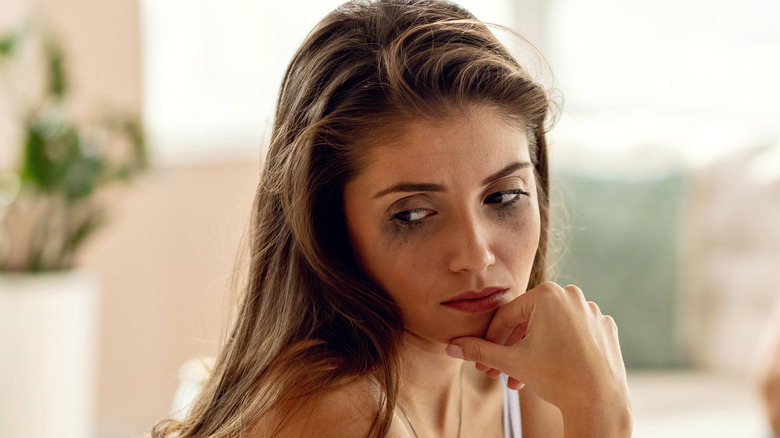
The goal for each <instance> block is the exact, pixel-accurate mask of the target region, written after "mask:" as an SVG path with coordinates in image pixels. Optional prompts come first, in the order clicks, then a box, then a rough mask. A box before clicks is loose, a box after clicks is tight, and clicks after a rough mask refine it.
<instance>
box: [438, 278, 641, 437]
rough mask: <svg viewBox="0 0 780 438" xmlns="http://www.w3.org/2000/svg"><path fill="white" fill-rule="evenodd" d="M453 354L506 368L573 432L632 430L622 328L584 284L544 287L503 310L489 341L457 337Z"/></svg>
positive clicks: (516, 384) (486, 367)
mask: <svg viewBox="0 0 780 438" xmlns="http://www.w3.org/2000/svg"><path fill="white" fill-rule="evenodd" d="M447 353H448V354H450V355H451V356H454V357H460V358H462V359H465V360H468V361H472V362H477V363H478V364H483V366H482V367H480V369H482V370H483V371H486V372H487V373H488V374H489V375H490V374H494V371H493V370H491V368H492V369H494V370H499V371H501V372H503V373H505V374H507V375H508V376H510V382H509V384H510V386H511V387H514V388H518V387H520V386H522V385H525V386H527V387H528V389H530V390H532V391H533V392H535V393H536V394H537V395H539V396H540V397H541V398H542V399H544V400H546V401H547V402H549V403H552V404H553V405H555V406H557V407H558V408H559V409H560V410H561V414H562V415H563V419H564V430H567V433H566V435H567V436H575V435H576V433H575V431H580V432H584V433H586V436H596V435H594V433H595V432H596V431H599V433H607V434H606V435H599V436H623V435H622V434H621V433H617V434H613V433H608V432H609V431H625V430H626V429H627V431H628V434H629V435H630V430H631V415H630V402H629V398H628V386H627V384H626V371H625V366H624V364H623V357H622V355H621V353H620V344H619V342H618V336H617V326H616V325H615V322H614V321H613V320H612V318H611V317H609V316H604V315H602V314H601V311H600V310H599V308H598V306H597V305H596V304H595V303H593V302H588V301H586V300H585V297H584V295H583V294H582V291H581V290H580V289H579V288H578V287H576V286H566V287H560V286H559V285H557V284H555V283H551V282H547V283H543V284H541V285H539V286H537V287H536V288H534V289H532V290H530V291H528V292H526V293H525V294H523V295H521V296H520V297H518V298H517V299H515V300H514V301H512V302H511V303H509V304H506V305H505V306H502V307H501V308H499V310H498V311H497V312H496V314H495V315H494V317H493V320H492V322H491V323H490V326H489V327H488V330H487V334H486V335H485V339H480V338H473V337H464V338H458V339H455V340H453V341H452V343H451V344H450V345H449V346H448V347H447ZM594 422H595V423H599V424H594ZM605 422H606V423H609V424H603V423H605ZM567 424H568V425H569V427H568V428H567V427H566V426H567ZM569 432H571V434H570V433H569Z"/></svg>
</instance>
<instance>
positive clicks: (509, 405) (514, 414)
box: [501, 374, 523, 438]
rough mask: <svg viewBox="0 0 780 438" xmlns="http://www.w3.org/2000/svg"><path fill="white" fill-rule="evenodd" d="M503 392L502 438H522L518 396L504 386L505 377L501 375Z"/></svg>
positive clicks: (515, 392)
mask: <svg viewBox="0 0 780 438" xmlns="http://www.w3.org/2000/svg"><path fill="white" fill-rule="evenodd" d="M501 381H502V382H503V390H504V412H503V418H504V438H522V436H523V428H522V427H521V426H522V423H521V421H520V396H519V395H518V394H517V391H515V390H514V389H509V388H508V387H507V386H506V383H507V377H506V375H505V374H502V375H501Z"/></svg>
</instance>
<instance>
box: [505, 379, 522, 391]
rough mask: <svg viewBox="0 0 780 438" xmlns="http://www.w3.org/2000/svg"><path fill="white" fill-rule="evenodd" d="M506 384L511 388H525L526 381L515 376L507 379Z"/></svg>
mask: <svg viewBox="0 0 780 438" xmlns="http://www.w3.org/2000/svg"><path fill="white" fill-rule="evenodd" d="M506 386H507V387H508V388H510V389H514V390H519V389H523V387H524V386H525V383H523V382H521V381H519V380H517V379H515V378H514V377H510V378H508V379H507V381H506Z"/></svg>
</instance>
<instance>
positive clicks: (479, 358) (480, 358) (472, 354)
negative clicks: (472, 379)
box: [466, 344, 485, 363]
mask: <svg viewBox="0 0 780 438" xmlns="http://www.w3.org/2000/svg"><path fill="white" fill-rule="evenodd" d="M467 350H468V353H467V354H468V356H466V357H469V358H470V359H469V360H470V361H472V362H478V363H483V362H484V359H485V356H484V354H483V353H482V349H481V348H479V345H476V344H475V345H470V346H469V347H468V349H467Z"/></svg>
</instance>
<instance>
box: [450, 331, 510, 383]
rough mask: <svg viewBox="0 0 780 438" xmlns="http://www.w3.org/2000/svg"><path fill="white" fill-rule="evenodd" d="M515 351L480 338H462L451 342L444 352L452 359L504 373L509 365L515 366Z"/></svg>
mask: <svg viewBox="0 0 780 438" xmlns="http://www.w3.org/2000/svg"><path fill="white" fill-rule="evenodd" d="M516 349H517V347H505V346H503V345H498V344H494V343H493V342H490V341H486V340H484V339H481V338H474V337H463V338H458V339H455V340H453V341H452V343H450V344H449V345H448V346H447V348H446V350H445V351H446V352H447V354H448V355H450V356H452V357H456V358H459V359H464V360H468V361H470V362H477V363H481V364H482V365H485V366H489V367H491V368H495V369H497V370H500V371H503V372H505V373H506V370H507V369H508V368H509V367H510V365H516V363H517V362H518V359H517V354H513V353H514V351H513V350H516ZM513 368H516V366H515V367H513ZM507 374H509V373H507Z"/></svg>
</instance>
